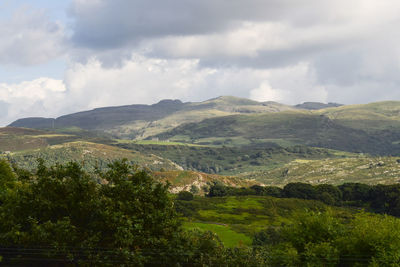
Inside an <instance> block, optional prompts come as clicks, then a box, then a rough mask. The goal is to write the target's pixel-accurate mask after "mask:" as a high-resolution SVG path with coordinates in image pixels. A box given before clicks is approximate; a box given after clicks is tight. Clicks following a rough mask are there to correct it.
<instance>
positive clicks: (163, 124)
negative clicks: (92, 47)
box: [9, 96, 294, 139]
mask: <svg viewBox="0 0 400 267" xmlns="http://www.w3.org/2000/svg"><path fill="white" fill-rule="evenodd" d="M284 110H294V108H293V107H291V106H287V105H283V104H279V103H276V102H257V101H253V100H249V99H245V98H238V97H233V96H221V97H218V98H214V99H210V100H207V101H203V102H193V103H191V102H187V103H182V102H181V101H180V100H162V101H160V102H158V103H157V104H153V105H129V106H120V107H105V108H97V109H93V110H90V111H83V112H78V113H74V114H69V115H65V116H61V117H58V118H56V119H54V118H23V119H19V120H16V121H14V122H13V123H11V124H10V125H9V126H12V127H26V128H35V129H55V130H63V131H66V130H67V131H68V129H69V128H71V127H75V128H76V127H78V128H79V129H84V130H90V131H93V130H94V131H100V132H105V133H108V134H111V135H113V136H114V137H117V138H129V139H143V138H146V137H148V136H150V135H155V134H158V133H161V132H164V131H166V130H170V129H173V128H174V127H176V126H179V125H181V124H183V123H188V122H199V121H201V120H203V119H206V118H214V117H220V116H226V115H233V114H249V113H265V112H280V111H284Z"/></svg>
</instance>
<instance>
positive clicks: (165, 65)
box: [0, 0, 400, 125]
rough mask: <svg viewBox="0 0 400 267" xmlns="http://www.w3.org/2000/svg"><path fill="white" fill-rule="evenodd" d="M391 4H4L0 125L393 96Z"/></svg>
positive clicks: (395, 23)
mask: <svg viewBox="0 0 400 267" xmlns="http://www.w3.org/2000/svg"><path fill="white" fill-rule="evenodd" d="M399 28H400V1H397V0H385V1H379V0H335V1H332V0H201V1H199V0H155V1H151V0H57V1H55V0H0V125H6V124H8V123H10V122H11V121H13V120H15V119H17V118H21V117H32V116H46V117H55V116H60V115H63V114H66V113H71V112H76V111H81V110H87V109H92V108H95V107H101V106H110V105H126V104H136V103H148V104H151V103H155V102H158V101H159V100H161V99H165V98H172V99H181V100H183V101H202V100H205V99H209V98H213V97H217V96H220V95H234V96H238V97H248V98H252V99H255V100H259V101H278V102H282V103H286V104H296V103H301V102H304V101H320V102H338V103H344V104H352V103H367V102H374V101H380V100H400V31H399Z"/></svg>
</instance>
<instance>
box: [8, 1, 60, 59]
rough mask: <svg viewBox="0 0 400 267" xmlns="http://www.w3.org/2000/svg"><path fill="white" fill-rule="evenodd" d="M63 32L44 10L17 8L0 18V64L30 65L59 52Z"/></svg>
mask: <svg viewBox="0 0 400 267" xmlns="http://www.w3.org/2000/svg"><path fill="white" fill-rule="evenodd" d="M63 39H64V31H63V28H62V26H61V25H60V24H59V23H56V22H52V21H50V19H49V18H48V17H47V16H46V13H45V11H44V10H28V9H27V8H20V9H18V10H16V11H15V12H14V14H13V15H12V16H11V18H10V19H7V20H4V19H3V20H0V63H2V64H14V65H33V64H40V63H44V62H47V61H48V60H51V59H53V58H56V57H59V56H60V55H62V54H63V52H64V51H63V50H64V47H63V46H64V45H63Z"/></svg>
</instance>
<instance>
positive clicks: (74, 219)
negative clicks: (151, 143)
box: [0, 161, 180, 265]
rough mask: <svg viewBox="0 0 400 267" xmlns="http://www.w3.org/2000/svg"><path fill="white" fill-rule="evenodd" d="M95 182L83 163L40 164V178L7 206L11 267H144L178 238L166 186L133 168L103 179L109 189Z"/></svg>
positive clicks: (119, 166) (2, 211)
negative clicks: (60, 266)
mask: <svg viewBox="0 0 400 267" xmlns="http://www.w3.org/2000/svg"><path fill="white" fill-rule="evenodd" d="M1 167H2V165H0V168H1ZM5 169H6V170H7V168H5ZM3 173H4V172H3ZM95 178H96V177H93V176H91V175H89V174H87V173H85V172H84V171H83V170H82V169H81V167H80V166H79V165H78V164H77V163H69V164H67V165H56V166H53V167H50V168H47V167H46V166H45V165H44V162H43V161H40V162H39V166H38V169H37V172H36V174H35V177H34V179H33V178H32V179H29V180H23V181H19V183H18V184H19V186H18V187H16V188H15V189H14V190H13V191H12V192H11V193H9V194H7V195H6V197H4V198H3V203H2V205H1V206H0V244H1V245H2V247H3V248H4V247H6V248H9V250H7V251H6V250H4V249H3V251H1V255H2V256H3V260H4V262H5V263H6V264H26V263H27V262H29V263H31V262H33V263H35V264H36V263H37V265H46V264H53V263H54V262H57V263H59V264H71V263H80V264H88V265H90V264H92V265H93V264H111V265H115V264H123V263H129V264H134V265H141V264H142V263H144V262H151V261H152V260H154V256H155V253H154V251H157V250H165V248H166V246H167V245H168V242H170V241H171V240H173V239H174V238H176V234H177V233H178V232H179V231H178V230H179V229H180V228H179V222H178V220H177V218H176V216H175V211H174V209H173V205H172V201H171V199H170V197H169V195H168V186H167V185H163V184H160V183H157V182H155V181H154V180H153V179H152V178H151V177H150V176H149V175H148V174H147V173H146V172H143V171H137V170H136V169H135V167H134V166H131V165H129V164H127V163H126V161H116V162H114V163H112V164H110V165H109V170H108V171H106V172H102V173H98V178H101V179H102V180H103V183H102V184H98V183H97V182H96V179H95ZM29 251H35V253H34V254H32V253H28V252H29Z"/></svg>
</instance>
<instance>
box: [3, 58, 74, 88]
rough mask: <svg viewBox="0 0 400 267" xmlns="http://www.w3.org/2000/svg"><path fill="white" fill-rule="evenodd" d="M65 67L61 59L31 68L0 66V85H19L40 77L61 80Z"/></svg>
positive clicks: (64, 62) (63, 60)
mask: <svg viewBox="0 0 400 267" xmlns="http://www.w3.org/2000/svg"><path fill="white" fill-rule="evenodd" d="M66 65H67V64H66V61H65V59H64V58H63V57H61V58H57V59H53V60H50V61H48V62H46V63H44V64H39V65H32V66H16V65H0V83H8V84H13V83H20V82H23V81H31V80H35V79H37V78H40V77H48V78H52V79H57V80H62V79H63V78H64V73H65V70H66Z"/></svg>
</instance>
